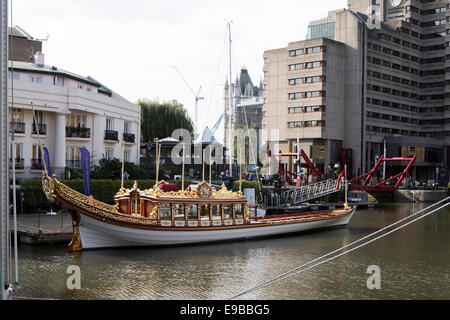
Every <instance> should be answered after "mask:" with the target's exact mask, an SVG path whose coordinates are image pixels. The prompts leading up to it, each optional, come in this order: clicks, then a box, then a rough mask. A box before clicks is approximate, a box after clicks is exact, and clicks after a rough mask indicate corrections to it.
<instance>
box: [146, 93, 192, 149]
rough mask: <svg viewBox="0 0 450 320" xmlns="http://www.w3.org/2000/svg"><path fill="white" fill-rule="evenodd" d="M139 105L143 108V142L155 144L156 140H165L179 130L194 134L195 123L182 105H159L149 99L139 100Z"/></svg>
mask: <svg viewBox="0 0 450 320" xmlns="http://www.w3.org/2000/svg"><path fill="white" fill-rule="evenodd" d="M137 104H138V105H140V106H141V141H142V142H153V141H154V139H155V138H159V139H164V138H166V137H169V136H171V135H172V132H173V131H174V130H175V129H179V128H183V129H186V130H188V131H189V132H190V133H191V135H192V134H193V132H194V124H193V121H192V119H191V118H190V117H189V115H188V113H187V110H186V109H185V108H184V107H183V105H182V104H179V103H177V104H172V103H159V102H157V101H151V100H147V99H139V100H138V102H137Z"/></svg>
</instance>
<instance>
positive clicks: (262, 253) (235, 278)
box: [19, 203, 450, 300]
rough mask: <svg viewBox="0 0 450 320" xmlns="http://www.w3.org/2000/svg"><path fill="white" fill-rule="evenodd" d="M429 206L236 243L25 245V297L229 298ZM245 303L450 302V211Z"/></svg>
mask: <svg viewBox="0 0 450 320" xmlns="http://www.w3.org/2000/svg"><path fill="white" fill-rule="evenodd" d="M425 206H428V205H424V204H409V203H394V204H384V205H383V206H381V207H379V208H376V209H359V210H358V211H357V213H356V214H355V215H354V217H353V218H352V220H351V221H350V223H349V225H348V226H347V227H346V228H340V229H333V230H326V231H320V232H314V233H307V234H300V235H295V236H286V237H281V238H271V239H262V240H251V241H244V242H232V243H226V244H211V245H198V246H189V247H176V248H175V247H172V248H157V249H120V250H101V251H86V252H81V253H78V254H70V253H68V252H67V249H66V248H65V246H42V247H35V246H27V245H21V246H20V250H19V256H20V274H19V277H20V283H21V287H22V289H21V292H20V296H25V297H40V298H55V299H167V300H170V299H227V298H229V297H231V296H233V295H235V294H237V293H239V292H241V291H243V290H246V289H249V288H252V287H254V286H256V285H258V284H261V283H262V282H264V281H267V280H269V279H271V278H273V277H275V276H277V275H279V274H281V273H284V272H286V271H288V270H290V269H292V268H295V267H297V266H299V265H301V264H303V263H305V262H308V261H310V260H312V259H314V258H316V257H319V256H321V255H323V254H326V253H328V252H330V251H332V250H335V249H337V248H339V247H341V246H343V245H346V244H348V243H350V242H351V241H354V240H356V239H358V238H361V237H363V236H365V235H367V234H369V233H371V232H374V231H376V230H378V229H379V228H382V227H384V226H386V225H388V224H390V223H393V222H395V221H397V220H399V219H401V218H403V217H405V216H406V215H408V214H409V213H411V212H414V211H418V210H419V209H421V208H424V207H425ZM70 265H78V266H80V270H81V289H80V290H69V289H68V288H67V285H66V281H67V278H68V277H69V274H67V273H66V270H67V267H68V266H70ZM369 265H378V266H379V267H380V270H381V289H380V290H369V289H368V288H367V285H366V281H367V278H368V277H369V276H370V275H369V274H367V273H366V270H367V267H368V266H369ZM241 298H242V299H286V300H291V299H450V208H449V207H447V208H446V209H444V210H441V211H440V212H438V213H437V214H433V215H431V216H428V217H426V218H424V219H422V220H419V221H418V222H416V223H414V224H412V225H409V226H407V227H405V228H404V229H402V230H399V231H398V232H395V233H393V234H391V235H389V236H387V237H385V238H383V239H380V240H378V241H376V242H374V243H372V244H369V245H368V246H366V247H363V248H361V249H358V250H356V251H353V252H350V253H348V254H346V255H344V256H342V257H339V258H337V259H336V260H333V261H331V262H328V263H325V264H322V265H320V266H318V267H316V268H314V269H311V270H309V271H306V272H304V273H301V274H299V275H296V276H294V277H292V278H290V279H287V280H283V281H281V282H278V283H276V284H274V285H271V286H269V287H265V288H262V289H260V290H257V291H255V292H253V293H250V294H248V295H245V296H242V297H241Z"/></svg>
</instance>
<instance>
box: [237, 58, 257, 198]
mask: <svg viewBox="0 0 450 320" xmlns="http://www.w3.org/2000/svg"><path fill="white" fill-rule="evenodd" d="M231 55H232V57H233V59H232V60H233V65H234V67H235V69H236V57H235V55H234V51H232V54H231ZM236 70H238V69H236ZM239 86H240V83H239ZM236 90H240V88H238V87H236V89H235V92H236ZM241 93H242V92H241ZM242 108H243V110H244V117H245V123H246V124H247V134H248V142H249V147H250V150H251V152H252V157H253V159H256V167H257V166H258V158H257V157H256V158H255V154H254V152H253V151H254V150H253V144H252V141H251V139H250V128H249V126H248V120H247V112H246V110H245V106H244V107H242ZM236 111H237V108H236V105H235V113H234V118H233V120H234V121H236V114H237V112H236ZM231 130H233V128H232V125H231ZM244 148H245V143H244ZM257 153H258V151H257ZM236 157H237V150H236ZM244 157H245V154H244ZM255 173H256V181H257V186H258V191H259V196H260V199H261V200H262V199H263V197H262V192H261V186H260V181H259V174H258V170H255ZM239 179H242V177H239Z"/></svg>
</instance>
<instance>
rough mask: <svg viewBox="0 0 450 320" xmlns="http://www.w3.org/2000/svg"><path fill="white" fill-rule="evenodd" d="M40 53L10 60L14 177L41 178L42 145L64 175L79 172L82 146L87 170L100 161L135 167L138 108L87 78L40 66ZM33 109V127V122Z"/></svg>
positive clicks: (10, 108) (137, 146) (10, 107)
mask: <svg viewBox="0 0 450 320" xmlns="http://www.w3.org/2000/svg"><path fill="white" fill-rule="evenodd" d="M43 60H44V55H43V54H37V55H36V56H35V63H28V62H19V61H14V62H11V61H10V62H9V71H10V72H9V83H8V90H9V114H10V130H12V129H14V140H15V141H14V144H15V147H14V148H13V147H12V143H11V145H10V159H15V164H16V174H17V178H18V179H24V178H30V177H35V176H39V175H40V174H41V172H42V167H43V158H44V157H43V155H42V154H41V152H40V149H39V139H38V138H39V137H38V134H37V133H38V132H37V130H36V129H39V134H40V140H41V145H42V146H45V147H47V148H48V150H49V155H50V167H51V171H52V173H56V174H57V175H58V176H60V177H61V176H64V173H65V171H66V169H68V168H69V169H71V168H80V167H81V164H80V151H79V149H80V148H82V147H85V148H87V149H88V150H89V152H90V156H91V159H90V160H91V166H92V165H95V164H97V163H98V161H99V160H101V159H102V158H107V159H112V158H118V159H122V144H123V148H124V159H125V161H127V162H132V163H135V164H139V145H140V123H141V112H140V107H139V106H137V105H135V104H133V103H131V102H129V101H127V100H126V99H124V98H122V97H121V96H119V95H118V94H117V93H115V92H114V91H112V90H110V89H108V88H106V87H105V86H103V85H102V84H101V83H99V82H98V81H96V80H95V79H93V78H91V77H82V76H79V75H77V74H74V73H71V72H69V71H66V70H62V69H59V68H56V67H54V66H48V65H44V61H43ZM32 105H33V107H34V110H35V116H36V121H37V126H36V125H35V123H34V121H33V112H32Z"/></svg>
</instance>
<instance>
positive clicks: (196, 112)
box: [172, 65, 205, 133]
mask: <svg viewBox="0 0 450 320" xmlns="http://www.w3.org/2000/svg"><path fill="white" fill-rule="evenodd" d="M172 68H174V69H175V71H176V72H177V73H178V75H179V76H180V78H181V79H183V81H184V83H186V85H187V86H188V88H189V89H190V90H191V92H192V93H193V94H194V96H195V114H194V118H195V119H194V133H198V101H199V100H204V99H205V98H204V97H200V91H201V90H202V86H200V88H199V89H198V92H197V93H195V91H194V89H192V87H191V86H190V85H189V83H188V82H187V81H186V79H184V77H183V76H182V74H181V73H180V71H179V70H178V69H177V67H175V66H174V65H172Z"/></svg>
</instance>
